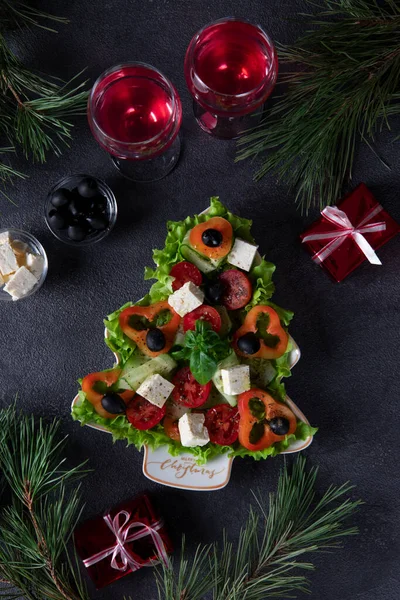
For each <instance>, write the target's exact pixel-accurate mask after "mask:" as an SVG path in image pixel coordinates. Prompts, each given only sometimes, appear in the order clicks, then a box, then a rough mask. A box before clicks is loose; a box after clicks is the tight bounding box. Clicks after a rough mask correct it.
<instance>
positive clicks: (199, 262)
mask: <svg viewBox="0 0 400 600" xmlns="http://www.w3.org/2000/svg"><path fill="white" fill-rule="evenodd" d="M181 254H182V256H183V258H185V259H186V260H188V261H189V262H191V263H193V264H194V265H196V267H197V268H198V269H199V270H200V271H201V272H202V273H212V271H215V267H214V265H212V264H211V262H210V261H209V260H207V259H206V258H204V257H203V256H201V255H200V254H198V253H197V252H196V251H195V250H193V248H192V247H191V246H184V245H183V244H182V246H181Z"/></svg>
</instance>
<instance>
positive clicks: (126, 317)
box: [119, 300, 181, 358]
mask: <svg viewBox="0 0 400 600" xmlns="http://www.w3.org/2000/svg"><path fill="white" fill-rule="evenodd" d="M165 310H166V311H168V312H169V313H170V314H171V319H170V320H169V322H168V323H165V325H160V326H159V327H157V329H160V330H161V331H162V332H163V334H164V335H165V342H166V343H165V346H164V348H163V349H162V350H159V351H158V352H153V351H151V350H150V349H149V348H148V346H147V344H146V336H147V333H148V331H149V328H140V329H135V327H134V326H132V317H133V316H138V317H145V318H146V319H147V320H148V321H150V322H151V321H154V320H155V318H156V317H157V315H158V314H159V313H160V312H161V311H165ZM180 321H181V318H180V316H179V315H178V313H176V312H175V311H174V309H173V308H172V307H171V306H170V305H169V304H168V302H167V301H166V300H163V301H161V302H156V303H155V304H151V305H150V306H129V307H128V308H125V310H123V311H122V313H121V314H120V315H119V324H120V327H121V329H122V331H123V332H124V333H125V335H127V336H128V338H130V339H131V340H133V341H134V342H136V344H137V346H138V348H139V350H141V352H143V354H146V355H147V356H150V357H151V358H155V357H156V356H159V355H160V354H166V353H167V352H168V351H169V350H170V349H171V347H172V346H173V343H174V340H175V336H176V332H177V330H178V327H179V323H180Z"/></svg>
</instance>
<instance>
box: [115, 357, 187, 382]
mask: <svg viewBox="0 0 400 600" xmlns="http://www.w3.org/2000/svg"><path fill="white" fill-rule="evenodd" d="M128 362H129V361H128ZM177 366H178V365H177V363H176V362H175V361H174V359H173V358H171V356H169V354H160V356H157V357H156V358H152V359H150V360H148V361H147V362H145V363H143V364H142V365H139V366H136V367H135V366H133V367H129V365H128V363H127V364H126V365H125V367H124V369H123V370H122V373H121V377H120V379H119V380H118V385H120V387H121V388H122V389H128V390H135V391H136V390H137V389H138V387H139V386H140V385H141V384H142V383H143V381H145V379H147V378H148V377H150V375H155V374H156V373H158V375H162V376H163V377H167V376H168V375H170V374H171V373H172V371H173V370H174V369H175V368H176V367H177Z"/></svg>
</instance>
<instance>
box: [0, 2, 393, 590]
mask: <svg viewBox="0 0 400 600" xmlns="http://www.w3.org/2000/svg"><path fill="white" fill-rule="evenodd" d="M37 4H38V5H39V6H40V7H42V8H44V9H47V10H49V11H57V12H58V13H59V14H61V13H62V14H65V15H66V16H68V17H69V18H70V20H71V24H70V25H69V26H66V27H62V28H61V29H60V32H59V34H58V35H55V34H52V33H48V32H43V31H40V30H39V31H38V30H36V31H33V32H26V31H23V32H18V33H17V34H15V35H14V36H13V37H12V38H11V41H12V43H13V45H15V48H16V49H17V50H18V53H19V55H20V56H21V58H22V59H23V60H24V62H25V63H26V64H27V65H29V66H31V67H35V68H38V69H40V70H41V71H44V72H48V73H53V74H55V75H58V76H62V77H69V76H72V75H73V74H75V73H76V72H77V71H79V70H80V69H82V68H84V67H86V66H87V67H88V76H89V77H90V78H91V81H93V79H94V78H95V77H96V76H97V75H98V74H99V73H100V72H101V71H103V70H104V69H106V68H108V67H110V66H111V65H113V64H116V63H118V62H122V61H125V60H142V61H146V62H149V63H151V64H154V65H155V66H157V67H158V68H160V69H161V70H162V71H163V72H164V73H165V74H166V75H167V76H168V77H170V78H171V79H172V81H173V82H174V83H175V84H176V86H177V88H178V90H179V93H180V95H181V97H182V101H183V108H184V119H183V125H182V134H183V139H184V149H183V153H182V157H181V160H180V163H179V166H178V168H177V169H176V170H175V171H174V172H173V173H172V174H171V175H170V176H168V177H167V178H166V179H165V180H163V181H161V182H158V183H154V184H149V185H134V184H131V183H129V182H127V181H125V180H123V179H122V178H121V177H119V176H118V174H116V172H115V171H114V170H113V167H112V165H111V163H110V161H109V160H108V157H107V156H106V154H105V153H104V152H103V151H102V150H101V149H100V147H99V146H97V144H96V142H95V141H94V139H93V138H92V137H91V135H90V133H89V129H88V126H87V124H86V121H85V119H84V118H82V119H81V120H80V121H79V122H77V123H76V128H75V130H74V140H73V143H72V144H71V149H70V150H68V151H66V152H65V154H64V156H63V157H62V158H61V159H56V158H52V157H50V158H49V160H48V162H47V163H46V164H45V165H43V166H41V165H36V166H32V165H29V164H27V163H25V161H24V160H23V159H22V158H21V160H20V161H18V160H17V161H16V163H17V166H18V167H19V168H21V169H23V170H25V171H26V172H27V173H28V174H29V176H30V178H29V179H28V180H27V181H21V182H18V183H17V184H16V185H15V188H14V189H11V190H9V192H10V194H11V195H12V197H13V198H14V200H15V201H16V202H17V203H18V206H17V207H13V206H12V205H11V204H9V203H7V201H5V200H2V201H1V207H0V210H1V214H0V225H1V227H5V226H7V227H12V226H15V227H21V228H23V229H26V230H27V231H30V232H32V233H33V234H34V235H36V236H37V237H38V238H39V239H40V240H41V241H42V243H43V245H44V246H45V248H46V251H47V253H48V257H49V261H50V269H49V275H48V279H47V281H46V284H45V286H44V287H43V288H42V290H41V291H40V292H39V293H38V294H37V295H35V296H33V297H32V298H29V300H26V301H23V302H20V303H16V304H8V303H1V304H0V373H1V388H0V397H1V402H2V404H3V405H6V404H8V403H9V402H10V401H11V399H12V398H13V397H14V394H16V393H17V392H18V393H19V397H20V400H19V403H20V405H22V406H23V407H24V408H25V409H27V410H29V411H33V412H34V413H36V414H43V415H46V416H48V417H54V416H57V417H58V416H60V417H62V419H63V421H64V425H63V429H64V431H65V432H66V433H69V434H70V437H69V445H68V449H69V453H70V457H71V459H72V460H75V461H77V460H80V459H83V458H86V457H89V458H90V464H91V466H92V467H93V468H94V469H95V473H94V474H92V475H91V476H89V477H88V478H87V479H86V480H85V481H84V483H83V493H84V497H85V501H86V503H87V504H86V508H85V514H86V515H93V514H95V513H97V512H100V511H102V509H103V508H104V507H106V506H107V505H110V504H112V503H116V502H118V501H119V500H121V499H124V498H126V497H129V496H130V495H132V494H135V493H138V492H141V491H144V490H151V491H152V492H153V494H154V496H155V497H156V499H158V501H159V502H160V504H162V506H163V511H164V514H165V517H166V520H167V522H168V523H169V525H170V529H171V530H172V532H173V535H174V538H175V540H176V542H177V543H179V540H180V538H181V534H183V533H184V534H186V536H187V538H188V541H189V545H190V546H191V547H193V546H194V545H195V544H197V543H198V542H210V541H211V540H213V539H214V538H215V536H216V535H219V533H220V532H221V529H222V527H226V528H227V529H228V530H229V531H230V533H231V536H232V538H233V539H235V538H236V536H237V533H238V530H239V526H240V522H241V520H242V518H243V516H244V514H245V512H246V511H247V507H248V504H249V502H250V501H251V498H252V496H251V492H250V489H251V488H253V489H254V488H259V489H260V490H261V492H262V493H263V494H264V495H267V494H268V492H269V491H271V490H273V489H274V487H275V484H276V480H277V475H278V471H279V468H280V467H281V466H282V463H283V460H282V459H280V458H276V459H273V460H268V461H265V462H261V463H254V462H252V461H251V460H239V459H238V460H236V461H235V464H234V467H233V473H232V479H231V482H230V484H229V485H228V487H226V488H225V489H224V490H222V491H219V492H213V493H200V492H197V493H196V492H183V491H178V490H174V489H170V488H166V487H161V486H159V485H157V484H154V485H153V484H151V483H150V482H148V481H147V480H146V479H145V478H144V477H143V476H142V474H141V462H142V457H141V455H140V454H139V453H138V452H137V451H136V450H135V449H133V448H129V449H125V447H124V444H123V443H122V442H120V443H118V444H116V445H115V446H113V445H112V442H111V440H110V439H109V438H108V436H105V435H102V434H101V433H98V432H95V431H92V430H90V429H88V428H84V429H81V428H80V427H79V425H78V424H77V423H73V422H72V421H71V419H70V417H69V409H70V403H71V400H72V398H73V396H74V394H75V392H76V389H77V384H76V379H77V378H78V377H79V376H82V375H84V374H86V373H88V372H91V371H95V370H99V369H102V368H106V367H109V366H111V364H112V360H113V358H112V355H111V354H110V352H109V351H108V350H107V348H106V346H105V345H104V343H103V325H102V319H103V317H104V316H105V315H106V314H107V313H109V312H110V311H112V310H114V309H116V308H117V307H119V306H120V305H121V304H123V303H124V302H125V301H127V300H130V299H135V298H140V297H141V296H142V295H143V294H144V292H145V291H146V289H147V284H146V283H144V281H143V276H142V275H143V269H144V266H145V265H146V264H150V263H151V250H152V248H154V247H157V246H162V245H163V240H164V236H165V221H166V220H167V219H171V218H179V219H180V218H183V217H184V216H185V215H187V214H190V213H193V212H196V211H201V210H202V209H203V208H204V207H205V206H206V205H207V200H208V197H209V196H211V195H220V197H221V200H222V201H223V202H225V203H226V204H228V205H229V206H230V208H231V209H232V210H233V211H234V212H235V211H238V212H240V213H241V214H242V215H245V216H247V217H251V218H252V219H253V220H254V234H255V237H256V239H257V240H258V241H259V243H260V245H261V251H262V252H263V253H266V255H267V257H268V259H269V260H271V261H273V262H274V263H276V265H277V272H276V276H275V282H276V286H277V292H276V295H275V300H276V302H278V303H281V304H283V305H285V306H287V307H290V308H291V309H293V310H294V311H295V314H296V316H295V319H294V322H293V326H292V329H291V332H292V334H293V336H294V338H295V339H296V340H297V342H298V343H299V345H300V347H301V350H302V359H301V361H300V363H299V364H298V366H296V367H295V369H294V372H293V377H292V379H290V380H288V383H287V388H288V391H289V394H290V395H291V396H292V397H293V399H294V400H295V401H296V402H298V404H299V406H300V407H301V408H302V409H303V410H304V412H305V413H306V415H307V416H308V417H309V419H310V420H311V422H312V423H313V424H314V425H318V426H319V427H320V431H319V433H318V435H317V437H316V439H315V441H314V443H313V445H312V447H311V448H310V449H309V450H308V451H307V455H308V457H309V461H310V463H312V464H318V465H320V485H321V489H322V487H323V486H324V485H327V484H330V483H342V482H344V481H346V480H348V479H350V480H351V481H352V482H353V483H354V484H355V485H356V486H357V489H356V491H355V492H354V494H355V496H357V497H361V498H363V500H364V501H365V506H364V507H363V509H362V511H361V512H360V513H359V515H358V516H357V519H356V521H357V524H358V525H359V527H360V532H361V534H360V536H359V537H356V538H352V539H350V540H347V541H346V544H345V548H344V549H342V550H339V551H335V552H334V553H332V554H324V555H321V556H320V557H318V558H317V560H316V564H317V566H318V570H317V571H316V573H314V574H311V579H312V588H313V592H314V598H317V599H318V600H322V598H323V599H324V600H337V599H338V598H339V597H340V598H341V600H350V599H351V600H395V599H396V598H398V597H399V596H398V583H399V582H398V565H399V534H400V529H399V517H400V510H399V508H400V507H399V479H398V444H399V443H400V435H399V425H398V424H399V417H398V402H399V391H398V388H399V377H398V370H399V368H398V331H399V292H400V279H399V271H398V261H399V254H400V245H399V239H398V238H397V239H394V240H392V241H391V242H389V243H388V244H387V245H386V246H385V247H383V248H382V249H381V250H380V251H379V255H380V257H381V259H382V261H383V266H382V267H374V266H371V265H369V264H363V265H362V266H361V267H360V268H359V269H358V270H357V271H356V272H355V273H354V274H353V275H351V276H350V277H349V278H348V279H347V280H346V281H345V282H343V283H342V284H333V283H332V282H331V281H330V280H329V279H328V277H327V276H326V275H325V273H323V272H322V270H321V269H319V268H317V267H315V266H314V265H313V264H312V261H311V260H310V258H309V256H308V255H307V254H306V253H305V252H304V250H303V249H302V248H301V247H300V245H299V242H298V235H299V233H300V232H301V231H303V230H304V228H305V226H306V225H307V224H308V223H309V222H310V221H311V219H312V218H315V216H316V213H313V214H311V215H309V217H308V218H305V217H302V216H301V215H300V214H299V212H297V211H296V209H295V206H294V203H293V194H291V193H290V192H289V191H288V189H287V188H286V187H285V185H284V184H279V185H278V184H277V183H276V181H275V178H274V177H272V176H269V177H267V178H265V179H264V180H263V181H262V182H261V183H254V182H253V180H252V169H253V167H252V165H251V164H250V163H248V162H244V163H240V164H239V165H234V163H233V158H234V155H235V145H234V143H232V142H223V141H218V140H215V139H212V138H211V137H209V136H207V135H206V134H205V133H203V132H202V131H201V130H200V129H199V128H198V127H197V126H196V124H195V122H194V119H193V117H192V113H191V101H190V97H189V94H188V92H187V89H186V86H185V84H184V77H183V58H184V53H185V49H186V47H187V45H188V43H189V41H190V39H191V36H192V35H193V34H194V33H195V32H196V30H197V29H199V28H200V27H201V26H202V25H204V24H205V23H207V22H209V21H211V20H213V19H216V18H219V17H223V16H226V15H230V14H232V13H234V14H236V15H237V16H244V17H247V18H249V19H252V20H254V21H258V22H260V23H261V24H263V25H264V26H265V28H266V30H267V31H268V32H270V33H271V36H272V38H273V39H275V40H277V41H280V42H291V41H293V40H294V39H295V37H296V35H297V34H299V33H300V32H302V31H303V30H304V29H305V26H304V25H303V24H301V23H300V22H299V20H298V19H296V18H294V17H295V16H296V12H297V11H304V10H305V9H306V6H305V4H304V3H303V2H301V1H300V0H297V1H295V0H293V1H289V0H283V1H279V2H276V1H273V0H252V1H249V0H236V1H235V2H234V1H232V0H220V1H218V2H208V1H207V0H202V1H200V0H193V1H192V2H187V1H185V0H179V1H178V0H175V1H172V0H170V1H168V0H153V1H151V0H140V1H139V0H107V1H102V2H91V1H90V0H85V1H83V0H81V1H79V0H71V1H70V2H68V3H64V2H50V0H49V1H47V2H46V1H39V2H37ZM397 132H398V124H397ZM378 150H379V152H380V153H381V154H382V156H383V157H384V158H385V159H386V161H387V162H388V163H389V164H390V165H391V167H392V170H391V171H388V170H386V169H385V168H384V167H383V166H382V165H381V164H380V163H379V162H378V160H377V158H376V157H375V156H374V154H372V153H371V151H370V150H368V149H366V148H364V149H362V151H360V152H359V154H358V158H357V162H356V166H355V170H354V184H357V183H359V182H360V181H364V182H365V183H366V184H367V185H368V186H370V187H371V189H372V190H373V192H375V193H376V196H377V197H378V199H379V201H381V202H382V204H383V205H384V206H385V208H387V209H388V210H389V211H390V212H391V214H392V215H393V216H394V217H395V218H397V219H398V220H400V202H399V197H398V196H399V192H398V190H399V184H400V175H399V170H398V164H399V157H400V153H399V147H398V144H397V146H395V144H394V143H393V141H392V140H391V139H389V136H385V135H383V136H381V137H380V142H379V145H378ZM74 172H78V173H79V172H87V173H91V174H93V175H97V176H100V177H102V178H104V179H105V180H106V181H107V182H108V183H109V184H110V185H111V187H112V188H113V190H114V191H115V193H116V195H117V199H118V207H119V219H118V222H117V225H116V227H115V229H114V231H113V232H112V234H111V235H110V236H109V238H108V239H107V240H106V241H104V242H102V243H101V244H99V245H95V246H94V247H92V248H86V249H82V250H75V249H72V248H70V247H68V246H64V245H63V244H61V243H60V242H58V241H57V240H56V239H55V238H53V237H52V236H51V234H50V233H49V232H48V231H47V229H46V225H45V223H44V219H43V202H44V199H45V196H46V193H47V191H48V189H49V187H50V186H52V185H53V184H54V183H55V182H56V181H57V180H58V179H60V178H61V177H62V176H64V175H66V174H70V173H74ZM396 567H397V568H396ZM124 594H132V596H133V597H134V598H138V599H147V600H153V599H155V598H156V591H155V585H154V580H153V574H152V572H151V570H149V569H144V570H142V571H141V572H138V573H136V574H134V575H132V576H129V577H127V578H125V579H124V580H121V581H120V582H118V583H117V584H114V585H113V586H112V587H109V588H106V589H105V590H103V591H102V592H98V593H95V592H93V598H99V599H103V600H105V599H107V600H109V599H112V600H122V597H123V595H124Z"/></svg>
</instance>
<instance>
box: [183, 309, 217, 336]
mask: <svg viewBox="0 0 400 600" xmlns="http://www.w3.org/2000/svg"><path fill="white" fill-rule="evenodd" d="M199 320H200V321H207V322H208V323H210V324H211V327H212V328H213V329H214V331H216V332H217V333H218V331H219V330H220V329H221V325H222V320H221V315H220V314H219V312H218V311H217V310H216V309H215V308H213V307H212V306H207V305H205V304H202V305H201V306H199V307H198V308H195V309H194V310H192V311H191V312H190V313H187V315H185V316H184V317H183V330H184V331H189V329H192V330H193V331H194V330H195V329H196V321H199Z"/></svg>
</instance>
